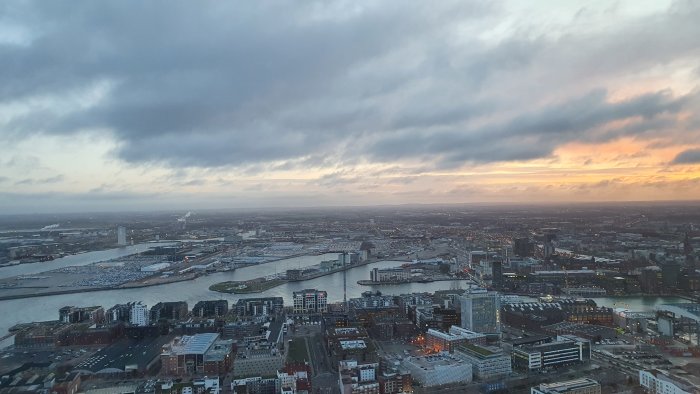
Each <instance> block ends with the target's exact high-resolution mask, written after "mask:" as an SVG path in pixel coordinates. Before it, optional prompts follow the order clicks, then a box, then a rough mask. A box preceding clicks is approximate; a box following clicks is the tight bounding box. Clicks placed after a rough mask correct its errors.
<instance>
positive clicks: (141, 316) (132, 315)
mask: <svg viewBox="0 0 700 394" xmlns="http://www.w3.org/2000/svg"><path fill="white" fill-rule="evenodd" d="M149 317H150V315H149V313H148V307H147V306H146V305H144V304H142V303H140V302H137V303H135V304H132V305H131V310H130V311H129V323H131V325H132V326H138V327H144V326H147V325H148V323H149Z"/></svg>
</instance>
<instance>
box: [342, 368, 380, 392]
mask: <svg viewBox="0 0 700 394" xmlns="http://www.w3.org/2000/svg"><path fill="white" fill-rule="evenodd" d="M378 370H379V364H377V363H366V364H360V363H358V362H357V361H356V360H342V361H340V362H339V367H338V387H339V388H340V393H341V394H380V389H379V382H378V381H377V372H378Z"/></svg>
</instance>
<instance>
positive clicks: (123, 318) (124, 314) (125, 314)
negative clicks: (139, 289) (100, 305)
mask: <svg viewBox="0 0 700 394" xmlns="http://www.w3.org/2000/svg"><path fill="white" fill-rule="evenodd" d="M134 304H135V303H133V302H129V303H127V304H116V305H114V306H113V307H111V308H109V309H107V312H106V313H105V318H106V319H107V322H108V323H114V322H125V323H127V322H129V319H130V318H131V308H132V307H133V306H134Z"/></svg>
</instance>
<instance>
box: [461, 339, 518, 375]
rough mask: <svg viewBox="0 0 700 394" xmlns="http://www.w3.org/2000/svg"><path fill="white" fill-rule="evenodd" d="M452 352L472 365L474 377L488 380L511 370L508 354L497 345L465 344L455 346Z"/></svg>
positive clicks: (509, 372)
mask: <svg viewBox="0 0 700 394" xmlns="http://www.w3.org/2000/svg"><path fill="white" fill-rule="evenodd" d="M454 354H455V356H456V357H459V358H461V359H463V360H464V361H466V362H468V363H469V364H471V365H472V373H473V374H474V379H479V380H490V379H495V378H500V377H504V376H508V375H510V374H511V373H512V372H513V369H512V365H511V358H510V354H506V353H505V352H504V351H503V349H501V348H498V347H493V346H480V345H473V344H465V345H462V346H459V347H457V348H456V349H455V353H454Z"/></svg>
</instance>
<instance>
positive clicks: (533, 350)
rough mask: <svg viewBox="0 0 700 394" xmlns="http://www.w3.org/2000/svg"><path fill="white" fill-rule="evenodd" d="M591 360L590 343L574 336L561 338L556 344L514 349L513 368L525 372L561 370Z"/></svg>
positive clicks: (558, 338)
mask: <svg viewBox="0 0 700 394" xmlns="http://www.w3.org/2000/svg"><path fill="white" fill-rule="evenodd" d="M590 359H591V343H590V341H588V340H586V339H583V338H578V337H574V336H559V337H557V341H555V342H550V343H544V344H541V345H534V346H522V347H519V348H513V366H514V367H515V368H518V369H520V370H524V371H528V370H530V371H532V370H540V369H552V368H559V367H563V366H567V365H571V364H576V363H580V362H584V361H587V360H590Z"/></svg>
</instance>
